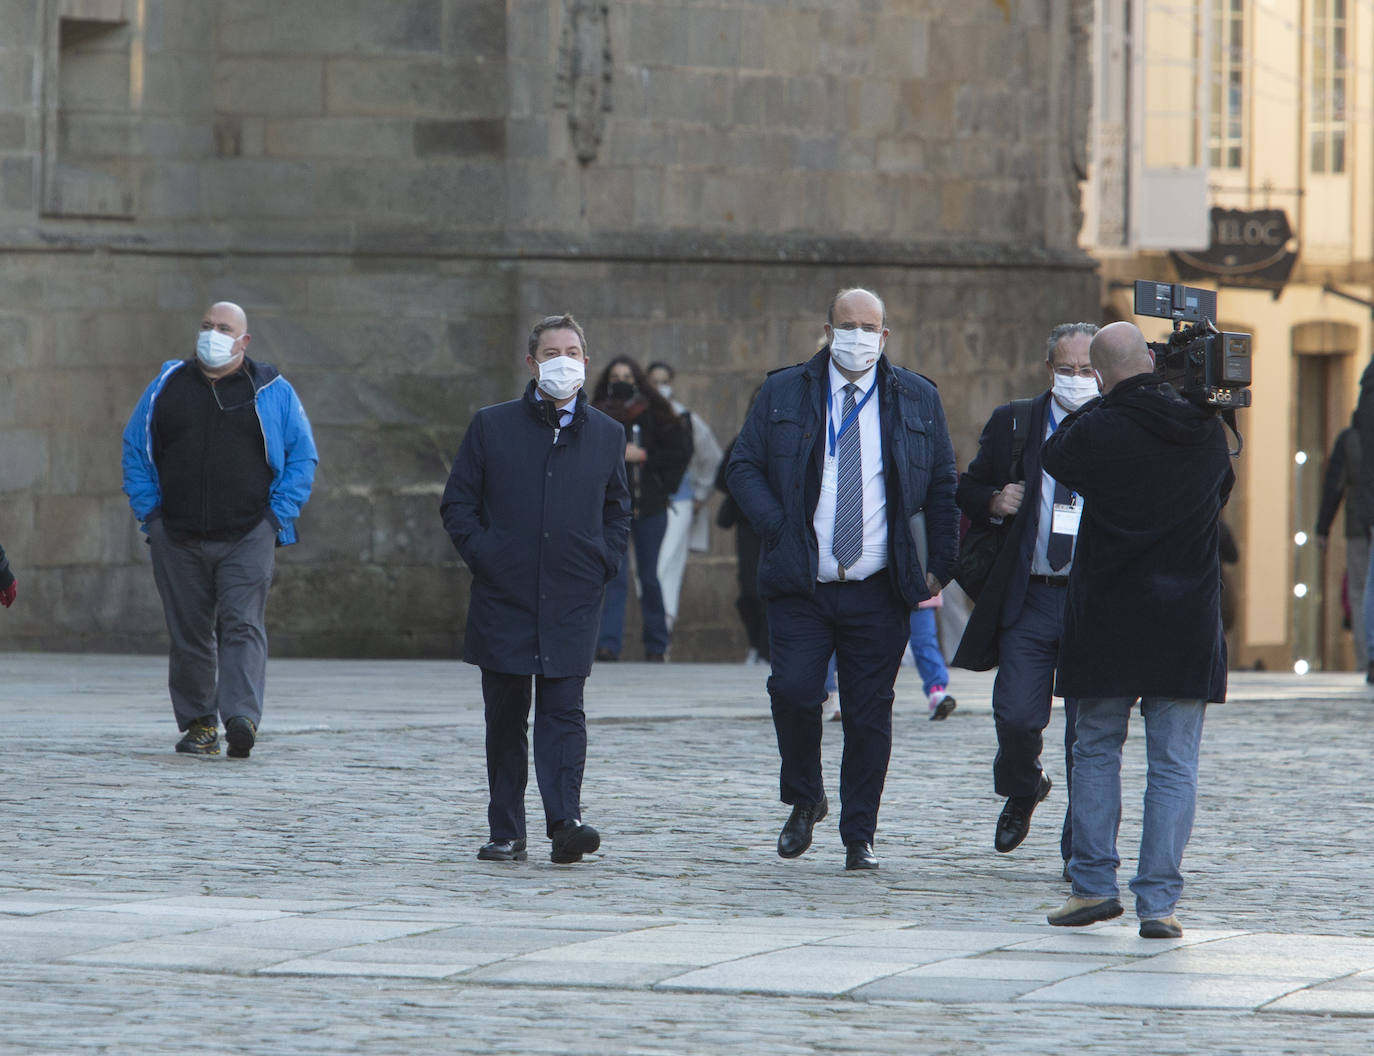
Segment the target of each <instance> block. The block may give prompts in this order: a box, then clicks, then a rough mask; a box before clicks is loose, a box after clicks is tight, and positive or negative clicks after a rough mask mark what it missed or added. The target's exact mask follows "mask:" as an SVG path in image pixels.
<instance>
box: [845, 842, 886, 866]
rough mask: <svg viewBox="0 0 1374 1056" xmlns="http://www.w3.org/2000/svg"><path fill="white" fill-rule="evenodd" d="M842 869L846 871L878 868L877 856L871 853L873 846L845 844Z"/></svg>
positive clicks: (869, 844) (867, 844)
mask: <svg viewBox="0 0 1374 1056" xmlns="http://www.w3.org/2000/svg"><path fill="white" fill-rule="evenodd" d="M844 867H845V868H846V869H876V868H878V856H877V855H876V854H874V853H873V844H871V843H846V844H845V845H844Z"/></svg>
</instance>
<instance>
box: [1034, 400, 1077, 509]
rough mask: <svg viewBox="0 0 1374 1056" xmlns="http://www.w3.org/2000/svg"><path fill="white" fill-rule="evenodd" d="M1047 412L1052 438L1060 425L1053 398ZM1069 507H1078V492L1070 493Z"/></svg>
mask: <svg viewBox="0 0 1374 1056" xmlns="http://www.w3.org/2000/svg"><path fill="white" fill-rule="evenodd" d="M1045 410H1046V412H1047V413H1048V414H1049V416H1050V436H1053V435H1054V431H1055V430H1056V429H1058V428H1059V423H1058V422H1056V421H1055V420H1054V400H1053V399H1052V398H1051V400H1050V405H1049V406H1048V407H1046V408H1045ZM1041 472H1042V473H1043V472H1044V470H1041ZM1048 475H1049V474H1046V476H1048ZM1050 479H1051V480H1054V478H1053V477H1050ZM1055 483H1056V484H1058V483H1059V482H1058V481H1057V480H1056V481H1055ZM1069 505H1070V506H1076V505H1078V492H1076V491H1071V492H1069Z"/></svg>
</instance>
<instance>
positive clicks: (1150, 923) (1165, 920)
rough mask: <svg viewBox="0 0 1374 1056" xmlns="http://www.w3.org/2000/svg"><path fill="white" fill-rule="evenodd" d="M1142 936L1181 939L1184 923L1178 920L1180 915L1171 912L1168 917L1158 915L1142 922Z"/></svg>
mask: <svg viewBox="0 0 1374 1056" xmlns="http://www.w3.org/2000/svg"><path fill="white" fill-rule="evenodd" d="M1140 937H1141V938H1142V939H1181V938H1183V925H1182V924H1180V923H1179V922H1178V917H1176V916H1174V915H1173V914H1172V913H1170V914H1169V915H1168V916H1167V917H1156V918H1153V919H1150V920H1142V921H1141V922H1140Z"/></svg>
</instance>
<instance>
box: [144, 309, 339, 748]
mask: <svg viewBox="0 0 1374 1056" xmlns="http://www.w3.org/2000/svg"><path fill="white" fill-rule="evenodd" d="M251 340H252V335H250V334H249V333H248V317H247V316H246V315H245V314H244V312H243V309H242V308H240V307H239V306H238V305H237V304H232V303H230V302H228V301H221V302H219V303H218V304H212V305H211V306H210V307H209V308H208V309H207V310H206V312H205V316H204V317H203V318H202V320H201V323H200V336H199V337H198V338H197V339H196V343H195V354H194V355H193V356H191V357H189V358H187V359H172V360H168V361H167V362H166V363H164V364H162V369H161V370H159V371H158V374H157V377H155V378H154V379H153V381H152V383H151V384H149V386H148V388H147V389H146V390H145V391H144V393H143V396H142V397H141V398H140V399H139V401H138V406H136V407H135V408H134V413H133V416H132V417H131V418H130V419H129V424H128V426H127V427H126V428H125V430H124V459H123V468H124V492H125V494H126V495H128V496H129V505H130V507H132V509H133V511H134V516H136V517H137V518H138V519H139V521H140V522H141V523H142V526H143V531H144V532H146V533H147V535H148V543H149V548H150V550H151V553H152V564H153V579H154V581H155V582H156V583H157V590H158V594H159V595H160V596H161V598H162V611H163V615H164V616H165V617H166V620H167V635H168V637H169V638H170V640H171V650H170V654H169V657H168V665H167V666H168V676H167V685H168V689H169V691H170V693H171V697H172V711H173V713H174V714H175V716H176V721H177V728H178V729H180V730H181V731H182V734H183V736H182V738H181V740H179V741H178V742H177V744H176V750H177V751H178V752H184V753H187V754H190V755H218V754H219V722H220V720H221V719H222V720H223V722H224V737H225V740H226V741H228V743H229V756H230V757H231V758H238V759H246V758H247V757H248V755H249V753H250V752H251V751H252V749H253V745H254V744H255V743H256V741H257V732H258V727H259V725H261V723H262V708H263V694H264V691H265V688H266V682H267V627H266V619H267V591H268V588H269V587H270V586H271V584H272V571H273V568H274V566H275V557H276V547H278V546H287V545H289V544H291V543H294V542H295V541H296V518H297V517H299V516H300V513H301V508H302V507H303V506H304V505H305V503H306V500H307V499H309V497H310V489H311V486H312V485H313V483H314V480H315V465H316V463H317V462H318V461H319V458H318V456H317V455H316V453H315V440H314V437H313V436H312V434H311V431H310V420H309V419H308V418H307V417H306V415H305V408H304V407H302V406H301V401H300V398H299V397H298V396H297V395H296V392H295V390H294V389H292V388H291V385H290V383H289V382H288V381H287V380H286V379H285V378H284V377H282V376H281V374H280V373H279V372H278V370H277V368H276V367H274V366H272V365H271V364H268V363H259V362H257V361H255V360H252V359H250V358H249V357H248V355H247V349H248V343H249V342H250V341H251Z"/></svg>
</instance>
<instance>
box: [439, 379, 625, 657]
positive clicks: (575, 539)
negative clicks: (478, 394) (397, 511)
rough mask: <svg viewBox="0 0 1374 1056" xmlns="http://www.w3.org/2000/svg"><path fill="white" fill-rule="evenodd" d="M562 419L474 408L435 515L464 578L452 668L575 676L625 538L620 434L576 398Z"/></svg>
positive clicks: (591, 642)
mask: <svg viewBox="0 0 1374 1056" xmlns="http://www.w3.org/2000/svg"><path fill="white" fill-rule="evenodd" d="M575 408H576V409H575V411H574V414H573V420H572V422H571V423H570V424H569V425H568V427H567V428H565V429H558V428H555V424H556V423H557V421H558V417H557V411H556V410H555V409H554V407H553V405H552V404H551V403H549V402H547V401H540V400H536V399H535V396H534V383H533V382H530V384H529V385H528V386H527V387H526V389H525V395H524V397H523V398H521V399H518V400H511V401H509V402H507V403H498V404H496V405H494V406H491V407H483V408H482V409H481V410H480V411H478V412H477V414H476V415H474V416H473V419H472V423H471V424H470V425H469V426H468V431H467V435H466V436H465V437H464V438H463V445H462V447H461V448H460V449H459V451H458V457H457V458H456V459H455V460H454V462H453V470H452V472H451V473H450V474H449V478H448V484H447V486H446V487H445V488H444V497H443V501H442V503H441V505H440V508H439V509H440V513H441V515H442V516H443V520H444V527H445V528H446V529H447V530H448V534H449V537H450V538H451V539H452V540H453V545H454V546H456V547H457V548H458V553H459V555H460V556H461V557H462V558H463V560H464V561H465V562H466V563H467V566H468V568H470V569H471V570H472V597H471V600H470V601H469V603H468V616H467V631H466V635H465V639H464V646H463V659H465V660H467V661H468V663H471V664H477V665H478V666H480V667H484V668H489V669H490V670H493V671H501V672H505V673H508V674H515V675H525V674H542V675H547V676H549V677H551V678H564V677H569V676H574V675H586V674H587V673H588V672H590V671H591V666H592V654H593V652H594V651H595V649H596V636H597V632H598V630H599V628H600V624H601V603H602V598H603V596H604V594H605V588H606V583H607V581H608V580H610V579H612V578H613V577H614V576H615V574H616V573H617V572H618V571H619V569H620V562H621V560H622V559H623V558H624V556H625V541H626V538H627V537H628V535H629V531H630V495H629V491H628V490H627V488H626V486H625V433H624V430H623V429H621V427H620V424H619V423H618V422H615V421H612V420H611V419H610V418H607V417H606V416H605V415H604V414H602V413H601V412H600V411H598V410H595V409H593V408H591V407H588V406H587V400H586V397H585V396H583V395H582V394H580V393H579V394H578V397H577V402H576V404H575Z"/></svg>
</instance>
